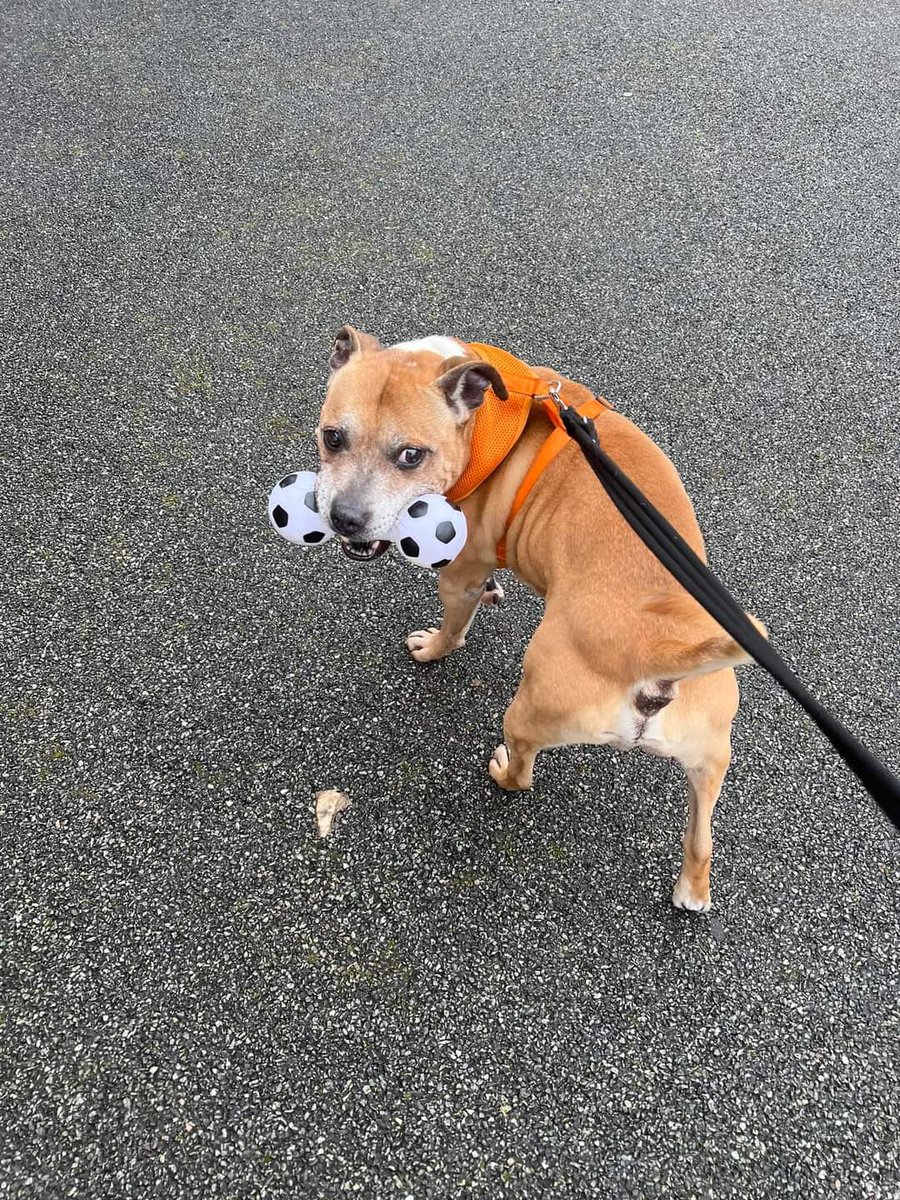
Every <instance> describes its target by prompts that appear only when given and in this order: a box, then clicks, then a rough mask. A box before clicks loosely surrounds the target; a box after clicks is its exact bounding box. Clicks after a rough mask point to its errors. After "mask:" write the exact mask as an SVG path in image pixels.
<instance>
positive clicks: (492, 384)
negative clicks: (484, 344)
mask: <svg viewBox="0 0 900 1200" xmlns="http://www.w3.org/2000/svg"><path fill="white" fill-rule="evenodd" d="M441 370H442V372H443V373H442V375H441V376H440V378H439V379H436V380H435V381H434V385H435V387H437V388H440V390H441V391H442V392H443V393H444V395H445V396H446V397H447V403H448V404H449V405H450V407H451V408H452V409H453V411H454V412H455V413H456V414H457V416H459V417H460V418H461V419H462V420H463V421H465V420H468V418H469V417H470V416H471V415H472V413H473V412H474V411H475V409H476V408H480V407H481V405H482V404H483V403H484V397H485V393H486V392H487V390H488V388H493V389H494V391H495V392H496V394H497V395H498V396H499V397H500V399H501V400H505V399H506V398H507V396H508V392H507V390H506V384H505V383H504V382H503V377H502V375H501V374H500V372H499V371H498V370H497V369H496V367H492V366H491V364H490V363H486V362H482V361H481V360H480V359H471V358H463V357H461V356H459V357H456V358H447V359H444V361H443V362H442V363H441Z"/></svg>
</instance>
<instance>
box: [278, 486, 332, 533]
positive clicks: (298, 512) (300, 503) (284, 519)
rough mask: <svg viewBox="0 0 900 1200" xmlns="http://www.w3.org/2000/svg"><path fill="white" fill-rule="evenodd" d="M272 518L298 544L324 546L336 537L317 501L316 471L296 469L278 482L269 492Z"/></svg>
mask: <svg viewBox="0 0 900 1200" xmlns="http://www.w3.org/2000/svg"><path fill="white" fill-rule="evenodd" d="M269 520H270V521H271V522H272V528H273V529H274V530H275V532H276V533H280V534H281V536H282V537H283V538H285V539H286V540H287V541H289V542H293V543H294V545H295V546H321V545H322V543H323V542H327V541H328V539H329V538H333V537H334V530H333V529H332V528H331V526H330V525H329V524H328V522H327V521H326V520H325V518H324V517H323V516H322V514H321V513H320V512H319V507H318V505H317V504H316V474H315V471H294V472H293V473H292V474H291V475H285V477H284V479H280V480H279V481H278V483H276V484H275V486H274V487H273V488H272V490H271V492H270V493H269Z"/></svg>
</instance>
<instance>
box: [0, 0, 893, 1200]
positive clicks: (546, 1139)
mask: <svg viewBox="0 0 900 1200" xmlns="http://www.w3.org/2000/svg"><path fill="white" fill-rule="evenodd" d="M0 53H2V59H3V65H2V72H0V74H2V79H3V93H4V120H3V122H2V128H0V144H2V157H0V183H2V193H0V213H2V222H0V271H2V281H3V304H2V311H0V320H2V323H3V337H2V339H0V356H2V371H0V412H2V436H0V579H2V585H0V586H2V590H0V638H2V641H0V645H2V668H0V785H2V786H0V791H2V799H0V827H2V837H3V848H4V849H3V860H4V861H3V873H2V880H0V937H2V967H0V969H2V1012H0V1020H2V1023H3V1030H2V1041H0V1057H2V1062H0V1128H2V1129H3V1137H2V1139H0V1196H2V1197H3V1198H4V1200H6V1198H9V1200H12V1198H15V1200H24V1198H26V1197H28V1198H32V1197H47V1198H54V1200H55V1198H56V1197H64V1196H65V1197H91V1198H100V1197H117V1198H118V1197H136V1198H137V1197H140V1198H143V1197H147V1196H150V1195H157V1196H163V1197H167V1198H168V1197H172V1198H173V1200H174V1198H176V1197H198V1198H203V1200H213V1198H215V1197H224V1198H227V1200H238V1198H241V1197H248V1198H250V1197H252V1198H259V1200H262V1198H263V1197H285V1198H286V1197H301V1198H307V1197H308V1198H310V1200H333V1198H335V1197H338V1196H343V1195H359V1196H363V1197H366V1198H367V1200H381V1198H382V1197H391V1198H396V1200H404V1198H406V1200H409V1198H413V1200H426V1198H437V1197H446V1198H448V1200H457V1198H460V1197H466V1198H468V1197H472V1198H475V1197H485V1198H491V1200H493V1198H495V1197H499V1196H513V1197H517V1198H519V1197H521V1198H523V1200H527V1198H532V1197H534V1198H541V1200H553V1198H560V1200H561V1198H563V1197H565V1198H566V1200H571V1198H576V1200H579V1198H582V1197H588V1198H603V1197H639V1198H641V1200H643V1198H645V1197H646V1198H649V1197H677V1198H679V1200H692V1198H693V1200H724V1198H727V1197H731V1198H734V1200H762V1198H765V1200H787V1198H788V1197H798V1198H802V1200H815V1198H818V1197H831V1196H834V1195H841V1196H846V1197H852V1198H854V1200H856V1198H859V1197H862V1198H864V1200H865V1198H869V1197H873V1198H877V1200H896V1198H897V1197H898V1196H900V1161H898V1144H900V1066H898V1049H900V1027H898V1016H897V1013H898V1006H897V998H898V986H900V933H898V903H897V897H898V874H900V841H898V838H897V836H896V835H895V834H894V833H893V832H892V830H891V829H890V828H889V826H888V825H887V823H886V821H885V820H884V819H883V818H882V816H881V815H880V813H879V812H878V811H877V809H876V808H875V807H874V805H873V804H872V803H871V802H870V801H869V799H868V798H867V797H866V796H865V795H864V794H862V793H861V791H860V789H859V788H858V787H857V786H856V785H855V783H854V781H853V780H852V778H851V777H850V776H849V775H848V774H847V772H846V771H845V770H844V768H843V767H842V766H841V765H840V764H839V763H838V762H836V761H835V758H834V756H833V755H832V754H831V753H830V752H829V750H828V749H827V747H826V746H825V745H824V744H823V742H822V740H821V738H820V737H819V736H818V735H817V734H816V733H815V731H814V730H813V729H812V727H811V726H810V725H809V723H808V722H807V721H806V720H805V719H804V718H803V717H802V716H801V715H800V714H799V713H798V711H797V710H796V709H795V707H794V706H793V705H792V704H791V703H790V702H789V701H788V700H787V699H786V698H785V697H784V696H782V695H781V694H780V692H779V691H778V690H777V689H776V687H775V686H774V685H773V684H771V683H770V682H769V681H768V680H767V678H765V677H763V675H762V673H761V672H760V671H753V670H750V671H746V672H745V673H744V675H743V691H744V702H743V707H742V711H741V714H740V717H739V721H738V725H737V729H736V736H735V761H734V767H733V769H732V771H731V773H730V775H729V778H728V782H727V786H726V789H725V792H724V794H723V798H722V802H721V805H720V808H719V810H718V812H717V819H716V825H715V833H716V841H717V849H716V855H715V860H714V879H713V885H714V902H715V908H714V913H713V916H712V917H711V919H709V920H706V919H703V918H689V917H686V916H684V915H683V914H678V913H676V912H674V911H673V910H671V908H670V906H669V898H668V897H669V891H670V888H671V884H672V880H673V877H674V874H675V872H676V870H677V864H678V856H679V838H680V834H681V829H682V824H683V809H684V798H683V785H682V781H681V779H680V777H679V772H678V771H677V769H675V768H674V767H672V766H671V765H668V764H666V763H661V762H658V761H654V760H651V759H641V758H639V757H637V756H623V755H616V754H613V753H609V752H604V751H601V750H593V749H586V750H577V749H570V750H565V751H554V752H551V753H548V754H546V755H544V756H543V757H542V759H541V760H540V762H539V770H538V775H537V785H536V788H535V791H534V793H533V794H530V795H527V796H520V797H507V796H505V795H501V794H498V793H497V792H496V791H495V790H494V789H493V787H492V786H491V784H490V781H489V778H488V775H487V771H486V769H485V766H486V761H487V758H488V756H489V753H490V751H491V750H492V749H493V747H494V745H495V743H496V741H497V740H498V735H499V731H500V724H501V718H502V713H503V710H504V708H505V706H506V704H507V703H508V701H509V698H510V697H511V695H512V693H513V691H514V689H515V686H516V682H517V676H518V671H519V664H520V661H521V656H522V653H523V650H524V647H525V645H526V643H527V640H528V638H529V636H530V634H531V632H532V630H533V629H534V626H535V624H536V622H537V620H538V619H539V616H540V604H539V602H538V601H537V600H536V599H534V598H533V597H530V596H529V595H528V594H527V593H526V591H525V589H523V588H522V587H520V586H518V585H517V584H515V583H512V584H510V582H509V581H508V580H507V579H506V578H505V577H504V578H503V583H504V586H505V587H507V590H508V592H509V599H508V602H507V604H506V606H505V607H504V608H503V609H501V610H499V611H498V612H488V611H485V612H483V613H482V614H481V616H479V618H478V622H477V625H476V627H475V629H474V631H473V634H472V636H471V639H470V644H469V646H468V648H467V649H466V650H465V651H464V652H463V653H461V654H459V655H456V656H454V657H453V658H452V659H450V660H448V661H447V662H446V663H445V664H443V665H440V666H438V667H435V668H417V667H416V666H415V665H414V664H413V663H412V662H411V661H410V660H409V659H408V657H407V655H406V652H405V650H404V646H403V639H404V636H405V634H406V633H407V632H408V631H409V630H411V629H417V628H421V627H422V626H423V625H428V624H430V623H433V620H434V618H435V617H436V616H437V603H436V598H435V592H434V585H433V580H432V579H431V578H430V577H429V576H428V575H427V573H425V572H419V571H416V570H414V569H413V568H411V567H408V566H406V565H405V564H403V563H401V562H400V561H398V560H397V559H395V558H390V557H388V558H384V559H382V560H380V561H379V562H378V563H377V564H375V565H373V566H372V567H370V568H367V567H365V566H358V565H354V564H352V563H350V562H348V561H346V560H344V559H343V558H342V557H341V556H340V554H339V552H338V550H337V548H336V547H335V546H334V545H333V544H332V545H330V546H328V547H326V548H324V549H322V550H320V551H318V552H315V551H313V552H309V553H308V554H306V553H304V552H303V551H301V550H298V549H294V548H292V547H289V546H287V545H286V544H285V543H283V542H281V541H280V540H279V539H278V538H277V537H276V536H275V535H274V534H273V532H272V531H271V529H270V528H269V526H268V524H267V521H266V514H265V501H266V495H267V493H268V490H269V488H270V486H271V485H272V483H273V482H274V480H276V479H277V478H279V477H280V476H281V475H282V474H284V473H285V472H286V471H287V470H289V469H299V468H305V467H311V466H314V463H315V456H314V450H313V445H312V441H311V436H310V431H311V429H312V427H313V425H314V423H315V419H316V413H317V410H318V405H319V403H320V400H321V396H322V388H323V383H324V379H325V360H326V356H327V352H328V348H329V345H330V341H331V337H332V334H333V332H334V330H335V329H336V328H337V327H338V326H340V325H341V324H342V323H343V322H344V321H347V320H349V321H351V322H353V323H355V324H357V325H359V326H360V327H362V328H365V329H368V330H371V331H373V332H376V333H378V334H380V335H381V336H382V337H383V338H384V339H391V340H397V339H400V338H408V337H416V336H422V335H425V334H430V333H434V332H449V333H453V334H457V335H460V336H463V337H471V338H478V339H481V340H484V341H488V342H495V343H500V344H502V345H504V346H507V347H508V348H510V349H511V350H513V351H514V352H515V353H518V354H520V355H522V356H524V357H526V358H528V359H530V360H532V361H535V362H542V363H549V364H552V365H555V366H558V367H559V368H560V369H562V370H564V371H565V372H567V373H568V374H570V375H572V376H574V377H576V378H579V379H582V380H584V381H586V382H588V383H590V384H593V385H594V386H595V387H596V389H597V390H602V391H603V392H605V393H606V394H607V395H609V396H610V397H611V398H612V399H613V400H614V402H615V403H616V404H617V405H618V406H620V407H621V408H622V409H624V411H626V412H627V413H628V414H629V415H631V416H632V417H633V418H634V419H635V420H636V421H638V423H640V424H641V425H642V426H643V427H644V428H646V429H647V430H648V431H649V432H650V433H651V434H652V435H653V436H654V437H655V438H656V439H657V440H658V442H659V443H660V444H661V445H662V446H663V447H664V448H665V449H666V451H667V452H668V453H669V454H670V455H671V456H672V458H673V459H674V461H675V463H676V465H677V466H678V467H679V469H680V470H681V472H682V474H683V476H684V479H685V481H686V483H687V485H688V487H689V490H690V491H691V494H692V495H693V497H694V499H695V501H696V504H697V508H698V511H699V514H700V518H701V524H702V526H703V528H704V530H705V532H706V535H707V539H708V544H709V550H710V556H711V561H712V563H713V565H714V567H715V569H716V570H717V571H718V572H719V573H720V575H721V576H722V577H723V578H724V579H725V580H726V581H727V583H728V584H729V586H730V587H731V588H732V590H733V591H734V592H735V593H736V594H737V595H738V596H739V597H740V598H741V599H742V601H744V603H746V604H747V606H748V607H750V608H751V609H752V610H753V611H755V612H756V613H758V614H759V615H760V616H761V617H763V618H764V619H765V620H766V621H767V623H768V624H769V626H770V628H771V629H772V632H773V636H774V638H775V641H776V644H777V645H778V646H779V647H780V648H781V649H782V651H783V652H784V654H785V655H786V657H787V658H788V659H789V660H790V661H791V662H793V663H794V664H795V665H797V667H798V668H799V669H800V672H801V674H802V675H803V676H804V677H805V678H806V680H807V681H808V682H809V683H810V685H811V686H812V687H813V689H814V690H815V691H816V692H817V693H818V694H819V695H820V696H821V697H822V698H823V699H824V700H825V701H826V702H828V703H830V704H831V705H832V706H833V707H834V709H835V710H836V711H837V712H838V713H839V714H840V715H841V716H842V717H843V719H844V720H845V721H846V722H847V723H848V724H849V725H850V726H851V727H852V728H854V729H855V730H857V731H859V732H860V733H861V734H862V736H864V738H865V739H866V740H867V741H868V742H869V743H870V744H871V746H872V747H873V748H874V749H875V750H876V752H878V753H880V754H882V755H883V756H884V757H885V758H886V759H887V760H888V761H889V762H890V763H891V764H892V765H893V766H894V768H895V769H896V768H897V767H898V766H900V721H898V700H897V684H896V680H897V672H898V641H900V638H898V633H900V630H898V613H900V594H898V593H900V575H898V566H897V564H898V561H900V537H898V521H897V515H898V508H897V492H898V484H900V479H898V470H900V466H898V435H900V408H898V399H897V385H898V348H900V347H898V327H900V323H898V302H897V285H898V277H900V254H898V243H897V228H898V173H897V145H898V137H900V122H898V114H900V95H898V84H897V80H898V67H900V61H898V60H900V18H898V10H897V7H896V5H895V4H892V3H888V2H887V0H880V2H879V0H872V2H870V0H850V2H848V3H840V4H839V3H836V2H834V0H796V2H795V3H792V4H789V5H785V4H781V3H778V2H777V0H734V2H732V3H728V4H724V3H716V2H714V0H678V2H677V3H674V2H673V3H666V2H665V0H616V2H615V3H612V4H603V5H601V4H599V3H596V2H595V3H589V2H588V0H568V2H566V3H552V2H549V3H538V2H537V0H504V2H503V3H502V4H499V3H489V2H488V0H453V3H450V2H448V0H432V2H431V3H429V4H428V5H412V4H404V3H400V2H399V0H367V3H365V4H362V3H359V2H358V0H344V2H343V3H341V4H335V3H333V2H332V0H319V2H318V3H316V4H314V3H312V2H311V0H306V2H301V0H247V2H245V3H237V2H236V0H215V2H213V0H191V2H187V0H171V2H167V3H161V2H159V0H142V2H141V3H132V4H125V3H115V2H112V0H105V2H103V3H99V4H88V3H87V2H86V0H66V2H64V3H63V2H53V0H9V2H8V3H6V4H5V5H4V6H3V12H2V14H0ZM597 619H598V620H602V619H603V614H602V613H598V614H597ZM331 787H333V788H339V789H340V790H342V791H346V792H348V793H349V794H350V795H351V796H352V797H353V802H354V803H353V807H352V809H350V810H348V811H347V812H346V813H345V814H344V815H343V817H342V820H341V822H340V824H339V825H338V826H337V829H336V832H335V834H334V835H333V836H332V837H331V838H329V839H326V840H320V839H319V838H318V837H317V836H316V825H315V815H314V795H315V793H316V791H318V790H320V789H322V788H331Z"/></svg>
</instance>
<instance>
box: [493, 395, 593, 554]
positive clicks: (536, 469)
mask: <svg viewBox="0 0 900 1200" xmlns="http://www.w3.org/2000/svg"><path fill="white" fill-rule="evenodd" d="M504 379H505V376H504ZM542 407H543V409H544V412H545V413H546V414H547V416H548V417H549V418H550V420H551V422H552V423H553V425H555V426H556V428H555V429H554V430H553V432H552V433H551V434H550V436H549V437H548V438H547V440H546V441H545V442H544V444H543V446H541V448H540V450H539V451H538V452H537V456H536V458H535V460H534V462H533V463H532V464H531V466H530V467H529V468H528V471H527V473H526V475H525V478H524V479H523V480H522V482H521V483H520V484H519V490H518V491H517V492H516V494H515V497H514V498H513V502H512V507H511V508H510V510H509V516H508V517H507V518H506V526H505V528H504V530H503V537H502V538H501V539H500V541H499V542H498V543H497V562H498V563H499V565H500V566H501V567H505V566H506V535H507V534H508V533H509V530H510V526H511V525H512V523H513V521H514V520H515V519H516V517H517V516H518V515H519V511H520V510H521V508H522V505H523V504H524V503H525V501H526V500H527V499H528V497H529V496H530V495H531V491H532V489H533V488H534V485H535V484H536V483H537V481H538V480H539V479H540V477H541V475H543V473H544V471H546V469H547V468H548V467H549V466H550V464H551V463H552V462H553V460H554V459H555V458H556V456H557V454H559V453H560V451H561V450H563V449H565V447H566V446H567V445H568V444H569V442H570V440H571V439H570V437H569V434H568V433H567V432H566V430H565V427H564V426H563V423H562V419H561V417H560V415H559V409H558V408H557V407H556V405H555V404H554V402H553V401H552V400H550V399H547V400H544V401H542ZM608 410H609V405H608V403H604V402H601V401H600V400H597V399H593V400H586V401H585V402H584V403H583V404H579V405H577V406H576V408H575V411H576V412H577V413H579V414H580V415H581V416H582V417H585V418H586V419H587V420H589V421H592V420H593V419H594V418H595V417H599V416H600V414H601V413H603V412H607V411H608Z"/></svg>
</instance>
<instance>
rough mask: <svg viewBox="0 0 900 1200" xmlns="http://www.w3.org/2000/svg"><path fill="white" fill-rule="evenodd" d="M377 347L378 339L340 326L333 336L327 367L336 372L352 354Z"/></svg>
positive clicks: (347, 326)
mask: <svg viewBox="0 0 900 1200" xmlns="http://www.w3.org/2000/svg"><path fill="white" fill-rule="evenodd" d="M379 345H380V343H379V341H378V338H374V337H372V336H371V334H368V333H360V331H359V330H358V329H354V328H353V326H352V325H342V326H341V328H340V329H339V330H338V331H337V334H336V335H335V339H334V345H333V346H332V347H331V357H330V358H329V360H328V365H329V366H330V367H331V369H332V371H337V370H338V369H339V368H340V367H342V366H343V365H344V363H346V362H348V361H349V360H350V359H351V358H352V357H353V355H354V354H360V353H361V352H362V351H363V350H377V349H378V347H379Z"/></svg>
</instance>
